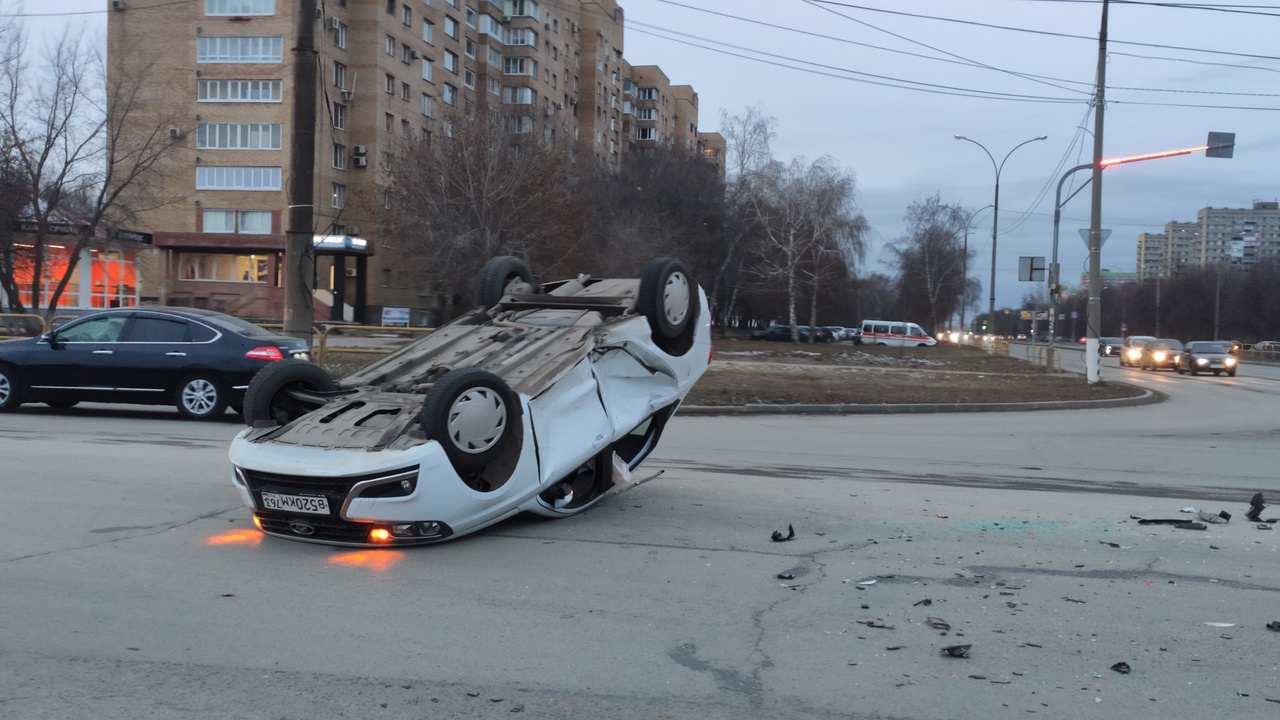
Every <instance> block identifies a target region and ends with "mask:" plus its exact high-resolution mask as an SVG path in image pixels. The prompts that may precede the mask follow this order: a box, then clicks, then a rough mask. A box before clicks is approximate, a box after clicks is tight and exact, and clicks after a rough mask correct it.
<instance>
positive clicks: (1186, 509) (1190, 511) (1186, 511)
mask: <svg viewBox="0 0 1280 720" xmlns="http://www.w3.org/2000/svg"><path fill="white" fill-rule="evenodd" d="M1195 511H1196V509H1195V508H1193V507H1184V508H1182V512H1184V513H1195Z"/></svg>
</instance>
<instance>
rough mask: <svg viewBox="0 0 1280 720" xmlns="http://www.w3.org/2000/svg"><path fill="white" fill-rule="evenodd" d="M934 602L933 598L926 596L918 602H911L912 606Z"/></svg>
mask: <svg viewBox="0 0 1280 720" xmlns="http://www.w3.org/2000/svg"><path fill="white" fill-rule="evenodd" d="M932 604H933V600H932V599H931V598H925V599H923V600H917V601H916V602H913V603H911V607H916V606H917V605H932Z"/></svg>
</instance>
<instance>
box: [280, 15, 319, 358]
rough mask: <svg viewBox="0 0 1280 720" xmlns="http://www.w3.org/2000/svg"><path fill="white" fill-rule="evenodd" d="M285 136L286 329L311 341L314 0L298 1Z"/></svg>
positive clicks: (287, 332) (314, 72) (314, 67)
mask: <svg viewBox="0 0 1280 720" xmlns="http://www.w3.org/2000/svg"><path fill="white" fill-rule="evenodd" d="M297 13H298V22H297V28H296V31H295V34H296V36H297V37H296V38H295V41H294V47H293V114H292V117H291V120H292V122H293V128H292V132H291V133H290V136H289V195H288V198H289V226H288V228H287V229H286V230H285V241H284V333H285V334H286V335H291V336H293V337H299V338H305V339H306V340H307V341H310V340H311V323H312V321H313V320H314V317H313V315H314V311H313V310H312V305H311V302H312V299H311V292H312V289H313V286H314V285H315V275H316V257H315V248H314V247H313V244H312V243H313V235H314V232H313V231H312V227H311V226H312V210H313V208H312V203H313V202H314V201H315V179H316V178H315V172H316V77H317V71H316V43H315V27H316V0H298V6H297Z"/></svg>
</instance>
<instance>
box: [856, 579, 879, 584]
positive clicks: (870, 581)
mask: <svg viewBox="0 0 1280 720" xmlns="http://www.w3.org/2000/svg"><path fill="white" fill-rule="evenodd" d="M858 584H859V585H875V584H876V581H875V580H863V581H862V582H860V583H858Z"/></svg>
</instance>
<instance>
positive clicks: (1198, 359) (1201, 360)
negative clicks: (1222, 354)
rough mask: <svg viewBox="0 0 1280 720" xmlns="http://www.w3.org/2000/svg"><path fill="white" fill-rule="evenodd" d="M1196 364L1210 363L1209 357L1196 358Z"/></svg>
mask: <svg viewBox="0 0 1280 720" xmlns="http://www.w3.org/2000/svg"><path fill="white" fill-rule="evenodd" d="M1196 364H1197V365H1208V364H1209V358H1196Z"/></svg>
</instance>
